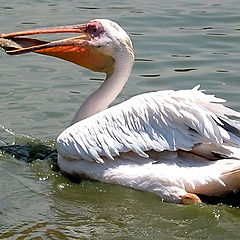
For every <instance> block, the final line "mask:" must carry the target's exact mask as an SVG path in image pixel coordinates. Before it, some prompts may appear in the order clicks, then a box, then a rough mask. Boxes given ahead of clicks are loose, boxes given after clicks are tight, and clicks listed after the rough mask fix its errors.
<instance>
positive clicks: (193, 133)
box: [57, 88, 240, 162]
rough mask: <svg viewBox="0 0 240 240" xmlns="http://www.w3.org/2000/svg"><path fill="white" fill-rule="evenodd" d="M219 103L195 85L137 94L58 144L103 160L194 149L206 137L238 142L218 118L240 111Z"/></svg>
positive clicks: (74, 155)
mask: <svg viewBox="0 0 240 240" xmlns="http://www.w3.org/2000/svg"><path fill="white" fill-rule="evenodd" d="M213 101H215V102H216V103H214V102H213ZM219 102H222V99H219V98H215V97H213V96H209V95H206V94H204V93H202V92H201V91H199V90H197V89H196V88H193V89H192V90H180V91H158V92H151V93H146V94H142V95H138V96H135V97H133V98H131V99H129V100H128V101H125V102H124V103H121V104H119V105H117V106H114V107H111V108H109V109H106V110H104V111H102V112H100V113H98V114H95V115H93V116H91V117H89V118H87V119H84V120H82V121H80V122H77V123H75V124H74V125H72V126H70V127H69V128H67V129H66V130H64V131H63V132H62V133H61V134H60V136H59V137H58V139H57V148H58V151H59V153H60V154H61V155H62V156H64V157H66V158H71V159H82V160H87V161H96V162H103V158H102V157H107V158H108V159H111V160H113V159H114V157H116V156H118V155H119V153H124V152H129V151H133V152H135V153H137V154H138V155H139V156H141V157H146V158H147V157H148V155H147V153H146V151H149V150H155V151H158V152H160V151H163V150H169V151H176V150H178V149H180V150H186V151H191V150H192V148H193V147H194V145H195V144H197V143H204V142H208V143H212V144H215V145H217V146H218V145H219V146H223V147H224V145H223V143H227V144H229V145H233V146H239V142H240V139H239V136H237V135H234V134H233V133H231V132H229V131H227V130H225V129H224V128H223V124H221V121H220V119H221V118H222V119H225V120H229V119H228V118H227V116H226V114H231V115H234V116H236V117H239V113H237V112H235V111H233V110H230V109H228V108H226V107H223V106H222V105H220V106H222V107H220V108H219ZM216 105H217V106H216ZM215 109H217V111H216V112H215V111H214V110H215ZM220 109H221V111H220Z"/></svg>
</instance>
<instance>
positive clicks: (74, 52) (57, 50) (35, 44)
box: [0, 24, 114, 74]
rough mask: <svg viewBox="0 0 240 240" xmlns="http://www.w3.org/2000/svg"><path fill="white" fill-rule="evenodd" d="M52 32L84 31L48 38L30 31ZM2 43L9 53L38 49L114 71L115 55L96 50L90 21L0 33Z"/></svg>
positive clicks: (42, 52) (94, 67)
mask: <svg viewBox="0 0 240 240" xmlns="http://www.w3.org/2000/svg"><path fill="white" fill-rule="evenodd" d="M48 33H81V34H82V35H80V36H77V37H73V38H67V39H63V40H58V41H53V42H48V41H43V40H38V39H32V38H28V37H23V36H28V35H34V34H48ZM0 46H1V47H2V48H3V49H4V50H5V51H6V53H7V54H9V55H19V54H23V53H29V52H35V53H40V54H44V55H50V56H54V57H58V58H61V59H64V60H67V61H70V62H73V63H75V64H78V65H80V66H83V67H85V68H88V69H91V70H93V71H97V72H106V73H107V74H108V73H109V72H110V71H112V68H113V64H114V59H113V58H112V57H111V56H108V55H105V54H103V53H101V52H99V51H97V50H96V48H95V47H94V43H93V41H92V39H91V36H90V35H89V34H88V33H87V24H82V25H72V26H61V27H50V28H42V29H33V30H27V31H23V32H15V33H9V34H1V35H0Z"/></svg>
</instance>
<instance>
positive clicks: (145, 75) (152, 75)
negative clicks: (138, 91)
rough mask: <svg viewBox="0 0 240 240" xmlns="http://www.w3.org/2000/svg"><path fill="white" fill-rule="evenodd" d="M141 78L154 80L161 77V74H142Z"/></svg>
mask: <svg viewBox="0 0 240 240" xmlns="http://www.w3.org/2000/svg"><path fill="white" fill-rule="evenodd" d="M140 76H141V77H147V78H154V77H160V74H141V75H140Z"/></svg>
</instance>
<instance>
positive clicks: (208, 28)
mask: <svg viewBox="0 0 240 240" xmlns="http://www.w3.org/2000/svg"><path fill="white" fill-rule="evenodd" d="M210 29H213V27H203V28H202V30H210Z"/></svg>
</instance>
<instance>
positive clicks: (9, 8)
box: [0, 7, 13, 10]
mask: <svg viewBox="0 0 240 240" xmlns="http://www.w3.org/2000/svg"><path fill="white" fill-rule="evenodd" d="M0 8H1V9H5V10H12V9H13V8H12V7H0Z"/></svg>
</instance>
